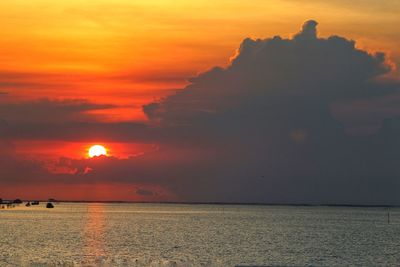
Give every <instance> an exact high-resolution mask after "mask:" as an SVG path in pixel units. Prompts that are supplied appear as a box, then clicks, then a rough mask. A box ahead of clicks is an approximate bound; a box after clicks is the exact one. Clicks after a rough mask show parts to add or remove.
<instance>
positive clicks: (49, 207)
mask: <svg viewBox="0 0 400 267" xmlns="http://www.w3.org/2000/svg"><path fill="white" fill-rule="evenodd" d="M46 208H48V209H52V208H54V205H53V203H51V202H49V203H47V205H46Z"/></svg>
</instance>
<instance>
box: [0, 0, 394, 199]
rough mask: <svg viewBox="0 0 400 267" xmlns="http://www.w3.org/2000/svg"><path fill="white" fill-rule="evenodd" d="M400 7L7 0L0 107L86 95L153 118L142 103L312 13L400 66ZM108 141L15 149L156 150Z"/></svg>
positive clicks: (115, 115)
mask: <svg viewBox="0 0 400 267" xmlns="http://www.w3.org/2000/svg"><path fill="white" fill-rule="evenodd" d="M305 2H306V3H305ZM398 14H400V2H399V1H397V0H382V1H374V0H354V1H346V0H331V1H324V0H311V1H301V0H268V1H266V0H253V1H241V0H219V1H208V0H207V1H205V0H191V1H188V0H147V1H138V0H88V1H82V0H68V1H64V0H59V1H52V0H34V1H32V0H2V1H0V25H1V29H0V32H1V38H0V105H1V104H7V103H8V104H9V103H17V104H18V103H19V104H20V103H28V102H29V101H40V100H41V99H42V100H43V99H50V100H58V101H63V100H68V99H69V100H71V99H75V100H76V99H80V100H83V101H86V102H87V103H94V104H105V105H111V106H112V107H107V108H99V109H97V110H88V111H82V114H84V115H86V116H81V118H80V120H81V121H82V120H83V121H89V122H90V121H97V122H99V121H100V122H121V121H123V122H146V121H147V118H146V116H145V115H144V113H143V112H142V105H144V104H147V103H149V102H152V101H154V100H157V99H160V98H162V97H165V96H167V95H170V94H173V93H174V92H175V91H176V90H179V89H182V88H183V87H184V86H185V85H187V84H188V81H187V80H188V78H190V77H192V76H195V75H196V74H198V73H201V72H204V71H205V70H207V69H209V68H212V67H214V66H226V65H227V64H228V63H229V58H232V56H234V55H235V51H236V49H237V48H238V46H239V44H240V43H241V41H242V40H243V39H244V38H246V37H251V38H268V37H272V36H274V35H281V36H282V37H285V38H287V37H291V36H292V35H293V34H294V33H296V32H298V30H299V26H300V25H302V23H303V22H304V21H306V20H308V19H315V20H317V21H318V22H319V23H320V25H319V27H318V30H319V33H320V36H322V37H327V36H330V35H331V34H337V35H340V36H344V37H346V38H350V39H354V40H357V46H358V47H359V48H362V49H366V50H368V51H383V52H385V53H387V54H388V56H389V60H391V61H393V62H394V63H395V64H398V63H400V52H399V50H398V47H400V30H399V29H398V25H400V16H399V15H398ZM24 101H25V102H24ZM86 102H85V103H86ZM57 103H59V102H57ZM61 103H62V102H61ZM49 112H51V110H49ZM0 118H3V114H1V110H0ZM6 119H7V118H6ZM17 119H19V120H23V119H24V114H21V116H19V117H18V118H17ZM0 122H1V121H0ZM40 122H42V121H40ZM102 141H103V140H92V141H91V142H86V141H85V142H73V141H65V140H52V141H49V140H12V142H13V145H14V146H15V149H16V152H17V154H20V155H24V156H26V157H28V158H29V157H33V158H40V159H41V160H48V159H50V158H51V159H56V158H58V157H61V156H65V157H71V158H83V157H87V155H86V153H87V149H88V147H90V145H92V144H97V143H101V144H104V145H105V146H106V147H107V149H108V150H109V151H110V155H111V156H113V157H118V158H128V157H129V156H135V155H138V154H140V153H143V152H149V151H154V150H155V149H157V144H140V143H122V142H120V141H118V140H115V142H111V143H110V142H106V143H103V142H102ZM120 187H121V188H123V187H124V186H123V185H121V186H120ZM9 190H11V191H12V188H11V187H10V188H9ZM11 191H10V192H11ZM60 191H62V190H61V189H60ZM83 191H85V190H83V189H82V192H83ZM85 192H86V191H85ZM38 194H39V193H38Z"/></svg>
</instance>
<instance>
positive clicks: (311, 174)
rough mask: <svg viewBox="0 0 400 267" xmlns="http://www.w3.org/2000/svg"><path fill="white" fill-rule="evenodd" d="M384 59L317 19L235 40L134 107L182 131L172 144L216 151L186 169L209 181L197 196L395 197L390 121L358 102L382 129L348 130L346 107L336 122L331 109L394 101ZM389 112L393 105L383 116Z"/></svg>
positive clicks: (262, 198)
mask: <svg viewBox="0 0 400 267" xmlns="http://www.w3.org/2000/svg"><path fill="white" fill-rule="evenodd" d="M385 62H386V61H385V55H384V54H383V53H375V54H371V53H368V52H366V51H363V50H360V49H357V48H356V47H355V42H354V41H351V40H347V39H345V38H343V37H339V36H331V37H329V38H326V39H325V38H319V37H318V36H317V22H315V21H308V22H306V23H305V24H304V25H303V28H302V29H301V31H300V32H299V33H298V34H296V35H295V36H294V37H293V38H292V39H283V38H281V37H279V36H275V37H273V38H269V39H265V40H261V39H257V40H252V39H245V40H244V41H243V42H242V44H241V46H240V49H239V51H238V54H237V56H236V57H235V58H234V59H233V61H232V63H231V64H230V66H228V67H227V68H218V67H217V68H214V69H212V70H210V71H208V72H206V73H203V74H201V75H199V76H198V77H196V78H193V79H192V80H191V82H192V83H191V85H189V86H188V87H187V88H185V89H184V90H182V91H180V92H178V93H176V94H175V95H173V96H170V97H167V98H166V99H164V100H162V101H160V102H155V103H150V104H149V105H147V106H144V108H143V110H144V112H145V113H146V114H147V115H148V117H149V119H150V120H152V121H153V122H154V123H156V124H159V125H164V127H174V128H175V129H176V132H177V133H176V134H177V135H179V136H180V137H181V138H182V139H181V140H182V142H178V144H177V145H188V144H191V145H192V146H196V144H197V145H199V146H203V147H207V146H208V147H210V149H214V150H215V151H216V153H215V154H216V155H219V156H218V158H217V159H216V161H217V163H216V164H215V165H214V166H213V167H210V166H198V168H197V169H195V170H194V172H196V173H200V175H198V176H200V177H197V178H196V179H200V180H202V181H204V182H205V183H209V182H210V181H212V182H213V183H212V185H213V187H212V188H208V189H207V190H208V191H206V192H203V193H204V194H205V195H206V194H207V193H208V194H209V195H212V197H214V198H218V197H221V199H225V200H232V201H255V202H306V203H310V202H311V203H358V204H360V203H375V204H377V203H381V204H382V203H394V202H396V203H399V202H400V198H399V197H398V196H397V194H396V191H395V189H394V188H397V186H398V185H399V182H398V179H397V178H396V177H399V174H400V173H399V170H398V168H397V167H396V164H398V163H399V162H398V157H397V156H398V155H397V154H398V153H397V151H398V148H399V147H398V144H399V142H398V135H397V134H396V131H398V130H396V129H397V128H398V126H395V125H397V124H398V121H397V120H396V119H390V120H389V119H387V120H385V117H384V116H379V114H377V115H376V116H375V113H379V110H376V111H374V110H368V113H366V114H364V116H363V114H361V115H360V117H361V119H362V120H363V124H364V126H365V124H366V125H368V124H371V125H370V126H371V127H376V124H379V125H382V124H383V125H384V126H383V128H381V130H380V131H379V132H377V133H376V132H375V134H374V135H362V136H350V135H348V134H346V129H345V125H344V120H345V119H346V116H350V115H351V113H350V114H342V115H341V117H342V118H343V120H339V119H338V118H337V117H338V116H336V115H335V113H334V109H333V108H332V106H334V105H337V104H338V103H339V104H340V103H341V102H346V103H350V104H349V105H350V106H351V103H353V102H357V101H358V102H359V101H367V102H368V101H369V103H374V101H378V102H379V101H380V103H381V105H385V102H386V101H388V102H393V101H396V98H397V99H398V95H397V90H398V89H399V85H398V84H395V83H390V82H384V81H382V79H381V78H380V77H382V75H385V74H387V73H389V72H390V70H391V69H390V66H389V65H388V64H386V63H385ZM382 101H383V103H382ZM397 103H398V102H397ZM391 105H392V106H393V103H392V104H391ZM370 106H371V105H370ZM372 107H373V105H372ZM339 111H340V110H339ZM350 111H351V109H350ZM337 112H338V111H337ZM396 113H398V109H396V108H394V109H393V110H392V113H391V114H388V113H385V116H388V117H390V116H392V115H393V114H396ZM339 117H340V116H339ZM370 118H371V119H370ZM352 123H353V124H355V127H356V126H357V121H352ZM353 126H354V125H353ZM183 133H185V134H183ZM389 136H390V137H389ZM396 157H397V158H396ZM187 177H188V179H191V176H190V174H188V175H187ZM211 192H213V193H211ZM190 195H191V194H190V193H188V195H187V197H190ZM196 195H198V194H196Z"/></svg>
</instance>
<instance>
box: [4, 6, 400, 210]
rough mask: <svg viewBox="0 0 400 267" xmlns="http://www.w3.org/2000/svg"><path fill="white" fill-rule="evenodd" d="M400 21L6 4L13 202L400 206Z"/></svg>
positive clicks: (391, 13)
mask: <svg viewBox="0 0 400 267" xmlns="http://www.w3.org/2000/svg"><path fill="white" fill-rule="evenodd" d="M399 12H400V3H399V2H398V1H395V0H383V1H379V2H377V1H370V0H367V1H361V0H356V1H351V2H349V1H344V0H343V1H342V0H331V1H322V0H313V1H307V3H304V1H299V0H271V1H262V0H253V1H239V0H235V1H225V0H221V1H205V0H193V1H179V0H176V1H167V0H149V1H131V0H130V1H127V0H91V1H84V2H83V1H78V0H69V1H57V2H54V1H49V0H35V1H27V0H12V1H11V0H4V1H1V2H0V23H1V25H2V26H1V30H0V33H1V34H2V38H1V39H0V198H3V199H6V198H17V197H19V198H23V199H47V198H56V199H62V200H107V201H109V200H125V201H188V202H246V203H255V202H257V203H308V204H365V205H369V204H374V205H375V204H379V205H383V204H400V196H399V195H398V194H397V193H396V192H397V189H398V188H399V186H400V182H399V177H400V169H399V168H398V166H400V165H399V163H400V162H399V160H400V157H399V156H400V155H399V152H398V151H400V150H399V149H400V140H399V134H400V119H399V115H400V105H399V104H400V94H399V92H398V90H399V89H400V73H399V71H398V65H399V63H400V51H399V49H398V47H399V45H400V30H399V29H398V25H399V22H400V18H399V16H398V14H399ZM95 144H100V145H103V146H104V147H106V149H107V152H108V155H107V156H102V157H95V158H89V157H88V149H89V148H90V147H91V146H92V145H95Z"/></svg>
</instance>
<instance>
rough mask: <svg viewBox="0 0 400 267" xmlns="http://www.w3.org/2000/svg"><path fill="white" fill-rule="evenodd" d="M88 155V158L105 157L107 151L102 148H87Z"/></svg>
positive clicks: (96, 146) (99, 146) (95, 146)
mask: <svg viewBox="0 0 400 267" xmlns="http://www.w3.org/2000/svg"><path fill="white" fill-rule="evenodd" d="M88 154H89V157H90V158H93V157H98V156H102V155H104V156H106V155H107V150H106V148H105V147H104V146H101V145H94V146H91V147H90V148H89V152H88Z"/></svg>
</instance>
